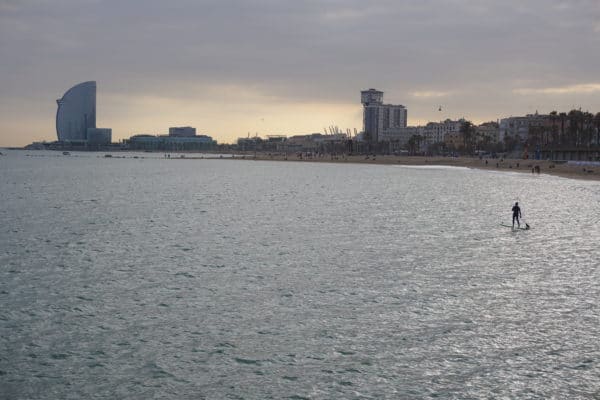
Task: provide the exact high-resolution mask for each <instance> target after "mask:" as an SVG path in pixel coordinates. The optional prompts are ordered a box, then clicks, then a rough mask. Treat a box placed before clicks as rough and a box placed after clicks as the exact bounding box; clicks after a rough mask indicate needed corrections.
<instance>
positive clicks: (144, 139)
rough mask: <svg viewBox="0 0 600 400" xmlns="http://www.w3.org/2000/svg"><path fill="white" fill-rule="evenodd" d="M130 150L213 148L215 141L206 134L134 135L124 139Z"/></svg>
mask: <svg viewBox="0 0 600 400" xmlns="http://www.w3.org/2000/svg"><path fill="white" fill-rule="evenodd" d="M125 143H126V145H127V147H128V148H129V149H131V150H149V151H203V150H213V149H214V148H215V147H216V145H217V142H216V141H215V140H213V138H212V137H210V136H207V135H196V136H191V137H189V136H167V135H159V136H154V135H148V134H142V135H134V136H131V137H130V138H129V139H128V140H126V141H125Z"/></svg>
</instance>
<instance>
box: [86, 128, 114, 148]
mask: <svg viewBox="0 0 600 400" xmlns="http://www.w3.org/2000/svg"><path fill="white" fill-rule="evenodd" d="M111 140H112V129H110V128H88V129H87V143H88V144H91V145H107V144H110V142H111Z"/></svg>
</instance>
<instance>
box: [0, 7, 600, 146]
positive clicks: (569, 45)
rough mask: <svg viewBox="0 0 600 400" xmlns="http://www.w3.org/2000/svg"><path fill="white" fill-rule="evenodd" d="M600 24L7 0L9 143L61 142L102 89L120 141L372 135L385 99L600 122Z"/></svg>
mask: <svg viewBox="0 0 600 400" xmlns="http://www.w3.org/2000/svg"><path fill="white" fill-rule="evenodd" d="M599 20H600V4H598V3H597V2H594V1H588V0H581V1H577V2H563V1H541V0H540V1H531V2H527V4H521V3H517V2H509V3H507V2H502V3H501V2H496V1H478V2H474V1H466V0H465V1H459V0H447V1H427V2H420V3H419V4H412V3H404V4H399V3H396V2H387V1H380V2H374V3H368V4H365V3H364V2H358V1H325V2H319V3H316V2H299V3H293V4H288V3H287V2H281V3H280V2H272V1H261V2H241V1H240V2H238V1H232V2H228V3H223V2H212V1H203V2H188V1H175V2H172V3H169V5H164V4H163V3H162V2H158V1H148V2H145V3H144V7H140V3H130V4H121V3H117V2H113V1H104V2H99V1H93V0H88V1H83V2H81V1H80V2H75V1H71V0H61V1H59V2H48V1H42V0H31V1H24V2H17V1H10V0H9V1H4V2H2V3H0V57H2V59H3V62H4V65H3V67H2V69H0V84H1V86H2V88H3V90H2V92H1V93H0V146H22V145H26V144H28V143H31V142H33V141H39V140H46V141H52V140H55V138H56V133H55V129H54V128H55V124H54V121H55V114H56V103H55V100H56V99H57V98H59V97H60V96H61V95H62V93H64V90H65V88H68V87H71V86H72V85H73V84H75V83H77V82H84V81H90V80H95V81H97V82H98V83H99V85H101V87H102V90H101V91H99V92H98V95H97V97H98V99H97V104H98V109H97V114H98V115H97V116H98V118H99V119H100V120H102V121H103V125H105V126H110V127H112V128H113V140H114V141H118V140H121V139H125V138H128V137H130V136H131V135H133V134H137V133H153V134H159V133H165V132H167V131H168V128H169V127H171V126H185V125H190V126H194V127H196V128H197V130H198V133H199V134H207V135H210V136H212V137H213V138H214V139H216V140H218V141H219V142H234V141H235V140H236V139H237V138H238V137H245V136H247V134H248V133H250V134H251V135H254V134H258V135H268V134H287V135H293V134H302V133H311V132H323V128H324V127H328V126H330V125H337V126H339V127H340V128H342V130H345V129H346V128H357V129H359V130H360V128H361V127H362V117H363V116H362V112H363V110H362V105H361V104H360V97H359V92H360V90H364V89H366V88H371V87H374V88H377V89H379V90H383V91H384V92H385V97H386V102H389V103H393V104H403V105H405V106H406V107H407V108H408V110H409V112H408V124H409V125H419V124H424V123H426V122H428V121H440V120H444V119H446V118H451V119H458V118H461V117H464V118H466V119H468V120H472V121H473V122H476V123H480V122H485V121H489V120H497V119H500V118H504V117H508V116H511V115H525V114H528V113H534V112H535V111H539V112H540V113H548V112H550V111H552V110H557V111H568V110H570V109H572V108H582V109H583V110H590V111H594V112H595V111H598V110H600V79H599V78H597V73H596V71H597V69H598V66H599V64H600V55H598V54H597V52H594V51H593V50H594V49H595V48H596V46H597V45H598V44H599V42H600V23H598V21H599ZM440 108H441V111H440V110H439V109H440Z"/></svg>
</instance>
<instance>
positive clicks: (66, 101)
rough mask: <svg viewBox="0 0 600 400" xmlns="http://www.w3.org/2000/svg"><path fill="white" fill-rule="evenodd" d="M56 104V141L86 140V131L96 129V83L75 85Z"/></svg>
mask: <svg viewBox="0 0 600 400" xmlns="http://www.w3.org/2000/svg"><path fill="white" fill-rule="evenodd" d="M56 102H57V103H58V110H57V111H56V134H57V135H58V140H59V141H63V142H66V141H70V142H72V141H85V140H87V129H88V128H95V127H96V82H95V81H88V82H83V83H80V84H78V85H75V86H73V87H72V88H71V89H69V90H67V92H66V93H65V94H64V96H63V97H62V98H61V99H59V100H56Z"/></svg>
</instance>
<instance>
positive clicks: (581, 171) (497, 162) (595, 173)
mask: <svg viewBox="0 0 600 400" xmlns="http://www.w3.org/2000/svg"><path fill="white" fill-rule="evenodd" d="M3 149H6V148H3ZM11 150H24V149H11ZM25 151H26V150H25ZM50 151H52V152H56V153H60V151H58V150H50ZM122 152H123V151H118V152H114V151H108V152H103V151H95V152H93V153H102V154H104V156H105V157H108V158H110V157H112V155H110V156H107V155H106V154H105V153H122ZM128 152H132V153H149V154H169V155H170V154H178V155H180V156H179V157H172V158H171V157H169V158H168V159H170V160H199V159H213V160H214V159H221V160H257V161H289V162H312V163H337V164H343V163H350V164H373V165H404V166H447V167H464V168H474V169H479V170H484V171H496V172H498V171H499V172H518V173H526V174H531V175H551V176H559V177H563V178H570V179H579V180H587V181H600V165H574V164H569V163H568V162H567V161H551V160H529V159H526V160H523V159H501V158H478V157H477V158H476V157H441V156H432V157H427V156H404V155H402V156H400V155H377V156H375V157H374V156H372V155H371V156H365V155H350V156H348V155H345V154H341V155H337V156H333V157H332V156H331V155H323V156H321V157H306V156H302V157H300V156H298V154H297V153H288V155H287V156H286V155H285V154H284V153H268V152H257V153H254V152H246V153H242V152H233V153H232V152H215V151H206V152H200V153H198V152H176V151H175V152H164V151H152V152H139V151H128ZM200 154H202V156H199V155H200ZM57 155H58V154H57ZM207 155H211V156H209V157H207ZM99 157H100V156H99ZM115 158H121V157H119V156H115ZM135 158H138V157H135ZM139 158H144V156H140V157H139ZM161 158H162V157H161ZM486 161H487V163H486ZM536 167H537V168H539V169H536Z"/></svg>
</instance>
